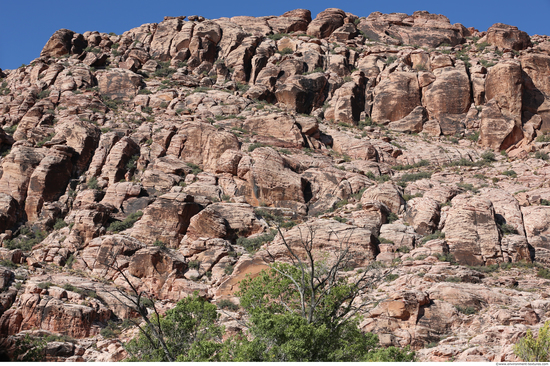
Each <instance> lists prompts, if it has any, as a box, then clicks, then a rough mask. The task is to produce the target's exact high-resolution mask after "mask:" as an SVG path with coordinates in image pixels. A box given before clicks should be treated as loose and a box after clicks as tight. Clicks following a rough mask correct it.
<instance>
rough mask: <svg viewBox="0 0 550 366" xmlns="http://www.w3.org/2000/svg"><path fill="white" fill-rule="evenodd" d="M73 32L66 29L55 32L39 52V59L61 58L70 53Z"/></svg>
mask: <svg viewBox="0 0 550 366" xmlns="http://www.w3.org/2000/svg"><path fill="white" fill-rule="evenodd" d="M73 35H74V32H73V31H71V30H68V29H60V30H58V31H56V32H55V33H54V34H53V35H52V36H51V37H50V39H49V40H48V42H46V45H45V46H44V48H43V49H42V52H40V56H41V57H48V56H49V57H61V56H63V55H66V54H69V53H70V52H71V47H72V44H71V41H72V39H73Z"/></svg>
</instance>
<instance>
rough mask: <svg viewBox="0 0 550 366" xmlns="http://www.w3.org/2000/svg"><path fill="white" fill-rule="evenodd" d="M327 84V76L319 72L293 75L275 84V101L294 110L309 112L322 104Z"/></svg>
mask: <svg viewBox="0 0 550 366" xmlns="http://www.w3.org/2000/svg"><path fill="white" fill-rule="evenodd" d="M327 86H328V82H327V78H326V76H325V74H323V73H320V72H316V73H313V74H310V75H293V76H291V77H289V78H288V79H286V80H285V82H284V83H282V84H279V85H277V90H276V91H275V97H276V98H277V102H279V103H282V104H284V105H286V106H287V107H289V108H291V109H293V110H295V111H296V112H298V113H306V114H309V113H311V111H312V109H315V108H318V107H321V106H322V105H323V102H324V101H325V93H326V89H327Z"/></svg>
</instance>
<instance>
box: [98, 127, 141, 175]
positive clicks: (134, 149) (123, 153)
mask: <svg viewBox="0 0 550 366" xmlns="http://www.w3.org/2000/svg"><path fill="white" fill-rule="evenodd" d="M138 156H139V145H138V144H136V143H135V142H134V140H132V139H131V138H129V137H123V138H122V139H120V140H119V141H118V142H117V143H116V144H114V146H113V147H112V149H111V150H110V151H109V155H108V156H107V158H106V160H105V164H104V165H103V167H102V168H101V176H100V178H101V179H103V180H106V181H108V184H109V185H110V184H113V183H116V182H118V181H119V180H121V179H123V178H124V175H125V174H126V171H127V170H128V167H127V166H126V165H127V164H128V162H130V159H132V158H133V157H138ZM92 163H93V161H92Z"/></svg>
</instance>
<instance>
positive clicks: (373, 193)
mask: <svg viewBox="0 0 550 366" xmlns="http://www.w3.org/2000/svg"><path fill="white" fill-rule="evenodd" d="M371 201H378V202H381V203H383V204H385V205H386V206H387V207H388V208H389V209H390V211H391V212H393V213H396V214H397V213H400V212H402V211H403V207H404V205H405V200H404V199H403V197H402V196H401V192H400V191H399V189H398V188H397V186H396V185H395V184H394V183H392V182H386V183H383V184H378V185H376V186H373V187H370V188H368V189H367V190H366V191H365V192H364V193H363V196H361V203H362V204H366V203H367V202H371Z"/></svg>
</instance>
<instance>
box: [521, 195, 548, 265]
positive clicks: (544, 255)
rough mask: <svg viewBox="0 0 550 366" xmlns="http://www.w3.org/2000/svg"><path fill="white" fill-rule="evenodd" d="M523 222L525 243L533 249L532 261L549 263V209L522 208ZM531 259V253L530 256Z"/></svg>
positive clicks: (542, 207) (543, 207)
mask: <svg viewBox="0 0 550 366" xmlns="http://www.w3.org/2000/svg"><path fill="white" fill-rule="evenodd" d="M521 213H522V214H523V222H524V227H525V233H526V235H527V241H528V242H529V244H530V245H531V246H532V247H533V248H534V251H535V253H534V259H535V260H537V261H542V262H545V263H549V261H550V246H549V245H548V243H549V242H550V239H549V234H550V231H549V229H550V207H547V206H528V207H522V208H521ZM531 255H532V257H533V253H532V254H531Z"/></svg>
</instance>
